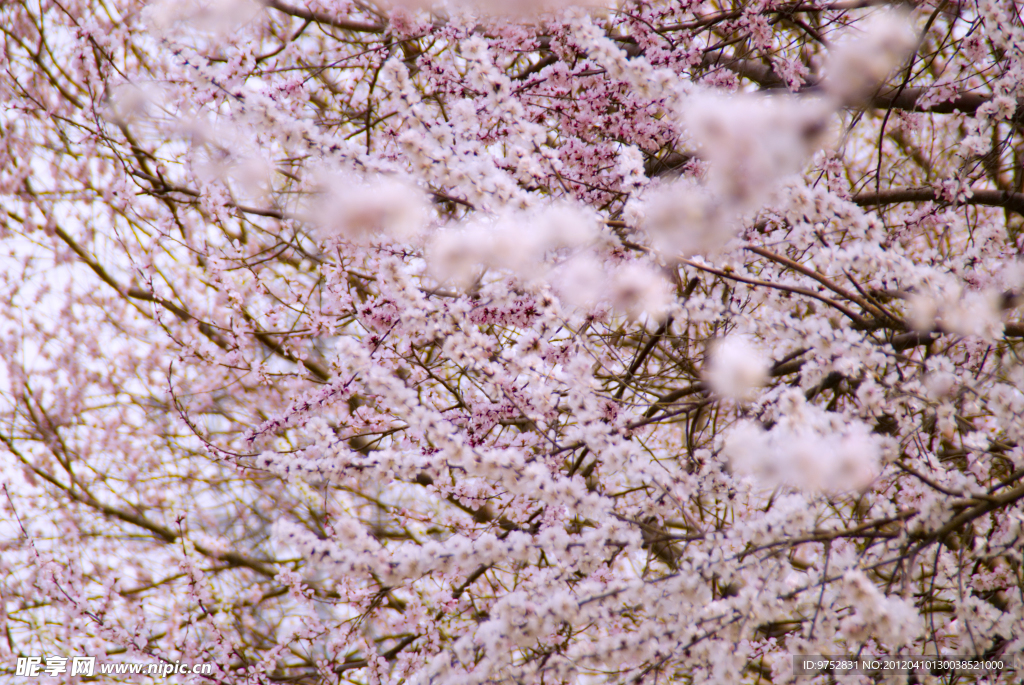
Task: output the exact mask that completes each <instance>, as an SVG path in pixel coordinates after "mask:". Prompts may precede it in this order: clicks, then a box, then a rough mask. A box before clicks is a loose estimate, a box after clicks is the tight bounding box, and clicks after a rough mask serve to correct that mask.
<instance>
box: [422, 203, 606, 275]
mask: <svg viewBox="0 0 1024 685" xmlns="http://www.w3.org/2000/svg"><path fill="white" fill-rule="evenodd" d="M597 235H598V233H597V219H596V217H595V216H593V215H592V214H590V213H588V212H586V211H584V210H583V209H581V208H578V207H573V206H570V205H563V204H555V205H547V206H541V207H535V208H532V209H529V210H525V211H510V212H509V213H508V214H506V215H504V216H502V217H499V218H492V217H485V218H479V219H475V220H473V221H471V222H468V223H467V224H465V225H463V226H461V227H459V228H455V229H452V230H447V231H444V232H443V233H440V234H439V235H438V236H436V237H435V238H434V239H433V240H432V241H431V244H430V246H429V248H428V252H427V260H428V261H429V262H430V265H431V269H432V271H433V273H434V275H435V276H436V277H437V278H439V279H440V280H442V281H444V280H448V279H454V280H455V281H457V282H459V283H462V284H466V283H467V282H469V281H471V280H472V277H471V274H474V273H477V272H478V270H479V267H488V268H495V269H507V270H510V271H513V272H515V273H516V274H517V275H519V276H521V277H523V278H536V277H539V276H542V275H544V274H546V273H547V266H546V265H547V263H548V261H549V260H550V258H551V256H552V255H553V253H555V252H558V251H559V250H573V249H577V248H579V247H582V246H585V245H587V244H588V243H590V242H592V241H593V240H594V239H595V238H596V237H597Z"/></svg>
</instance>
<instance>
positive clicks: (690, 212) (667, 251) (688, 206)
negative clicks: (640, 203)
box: [643, 179, 740, 259]
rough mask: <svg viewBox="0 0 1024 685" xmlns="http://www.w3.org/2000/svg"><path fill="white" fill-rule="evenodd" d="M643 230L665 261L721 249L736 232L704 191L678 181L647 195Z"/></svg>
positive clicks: (731, 219)
mask: <svg viewBox="0 0 1024 685" xmlns="http://www.w3.org/2000/svg"><path fill="white" fill-rule="evenodd" d="M643 215H644V218H643V227H644V229H645V230H646V231H647V234H648V235H649V236H650V237H651V242H652V245H653V246H654V248H655V249H656V250H658V251H659V252H660V253H662V254H663V255H664V256H665V257H666V258H669V259H671V258H672V257H675V256H684V257H685V256H689V255H693V254H707V253H709V252H714V251H715V250H718V249H719V248H721V247H722V246H724V245H725V244H726V243H727V242H728V241H729V239H730V238H732V237H733V236H734V235H735V234H736V231H737V230H738V228H739V226H740V224H739V221H738V220H737V219H736V217H732V216H728V215H727V214H726V213H725V212H723V211H722V208H721V205H720V204H719V203H718V202H715V199H714V198H713V197H712V196H711V194H710V193H709V192H708V191H707V189H705V188H703V187H702V186H700V185H698V184H697V183H696V182H694V181H693V180H691V179H680V180H678V181H673V182H672V183H668V184H666V185H664V186H661V187H660V188H658V189H657V190H655V191H654V192H653V193H651V194H650V197H649V199H648V200H647V203H646V205H645V207H644V208H643Z"/></svg>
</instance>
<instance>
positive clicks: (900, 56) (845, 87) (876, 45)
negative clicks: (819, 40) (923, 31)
mask: <svg viewBox="0 0 1024 685" xmlns="http://www.w3.org/2000/svg"><path fill="white" fill-rule="evenodd" d="M916 44H917V36H916V35H915V32H914V29H913V27H912V26H911V25H910V21H909V18H908V17H907V14H906V12H901V11H898V10H887V11H883V12H879V13H878V14H876V15H875V16H874V17H872V18H871V19H870V20H868V21H867V22H865V23H864V24H863V25H862V27H861V29H860V30H858V31H857V32H856V33H853V35H851V36H849V37H847V38H846V39H845V40H842V39H841V40H840V41H839V42H838V44H837V45H836V46H834V47H833V49H832V51H831V52H830V54H829V59H828V63H827V67H826V77H825V82H824V86H825V90H826V92H828V93H829V94H830V95H832V96H833V97H835V98H836V99H838V100H839V101H840V102H843V103H849V104H852V103H857V102H860V101H862V100H864V99H865V98H867V97H870V95H871V94H872V92H874V90H875V89H876V88H878V86H879V85H881V84H882V83H883V82H884V81H885V79H886V78H887V77H888V76H889V75H890V74H891V73H892V72H893V70H894V69H896V68H897V67H899V66H900V65H901V64H902V63H903V60H904V59H906V57H907V56H908V55H909V54H910V53H911V51H912V50H913V49H914V46H915V45H916Z"/></svg>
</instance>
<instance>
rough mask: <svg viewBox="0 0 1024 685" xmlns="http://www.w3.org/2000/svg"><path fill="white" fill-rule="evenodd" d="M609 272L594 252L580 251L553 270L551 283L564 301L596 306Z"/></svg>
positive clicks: (584, 305) (575, 305)
mask: <svg viewBox="0 0 1024 685" xmlns="http://www.w3.org/2000/svg"><path fill="white" fill-rule="evenodd" d="M607 278H608V274H607V273H606V272H605V270H604V267H603V266H602V265H601V262H599V261H598V260H597V259H596V258H595V257H594V256H593V255H592V254H590V253H586V252H584V253H580V254H577V255H574V256H573V257H572V258H571V259H569V260H568V261H566V262H565V263H563V264H560V265H559V266H558V267H557V268H555V269H554V270H552V272H551V276H550V280H551V284H552V286H553V287H554V289H555V292H556V293H558V296H559V297H560V298H561V299H562V301H564V302H566V303H568V304H570V305H572V306H574V307H579V308H583V309H585V308H589V307H592V306H594V305H595V304H596V303H597V302H598V301H599V300H600V299H601V296H602V294H603V292H604V288H605V285H606V284H607Z"/></svg>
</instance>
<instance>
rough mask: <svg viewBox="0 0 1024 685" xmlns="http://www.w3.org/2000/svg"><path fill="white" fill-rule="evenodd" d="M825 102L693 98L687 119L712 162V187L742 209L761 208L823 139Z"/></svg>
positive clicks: (740, 95)
mask: <svg viewBox="0 0 1024 685" xmlns="http://www.w3.org/2000/svg"><path fill="white" fill-rule="evenodd" d="M833 112H834V109H833V107H832V106H831V105H829V104H828V103H827V102H826V101H824V100H816V99H811V98H798V97H793V96H788V95H787V96H782V95H778V96H762V95H752V94H745V93H736V94H731V95H720V94H711V93H702V94H699V95H694V96H692V97H690V98H689V99H688V100H687V102H686V106H685V107H684V110H683V123H684V124H685V126H686V127H687V130H688V132H689V134H690V136H691V137H692V138H693V140H694V141H695V142H697V143H699V144H700V145H701V146H702V149H701V153H700V154H701V156H702V157H704V158H705V159H707V161H708V162H710V164H711V170H710V172H709V174H708V187H709V189H710V190H711V191H712V193H713V194H714V195H716V196H717V198H718V201H719V202H721V203H724V204H726V205H727V206H730V207H732V208H733V209H734V210H735V211H736V212H737V213H743V212H746V211H751V210H754V209H758V208H759V207H760V206H761V205H762V204H764V202H766V201H767V200H768V198H769V196H770V194H771V193H772V192H774V190H775V189H776V188H777V187H778V185H779V182H780V181H782V180H784V178H785V177H786V176H788V175H790V174H793V173H796V172H798V171H800V170H801V169H802V168H803V166H804V164H805V163H806V161H807V159H808V158H809V157H810V155H811V154H812V153H813V152H814V151H816V150H817V149H818V148H819V147H820V146H821V145H822V144H823V143H824V142H825V134H826V133H827V132H828V127H829V119H830V117H831V116H832V114H833Z"/></svg>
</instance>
